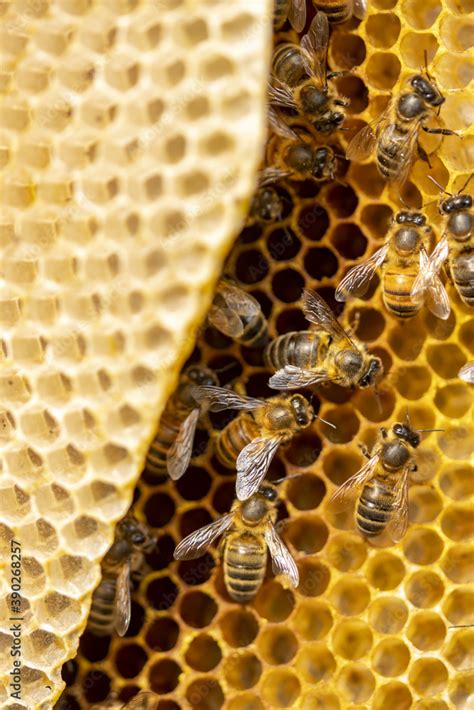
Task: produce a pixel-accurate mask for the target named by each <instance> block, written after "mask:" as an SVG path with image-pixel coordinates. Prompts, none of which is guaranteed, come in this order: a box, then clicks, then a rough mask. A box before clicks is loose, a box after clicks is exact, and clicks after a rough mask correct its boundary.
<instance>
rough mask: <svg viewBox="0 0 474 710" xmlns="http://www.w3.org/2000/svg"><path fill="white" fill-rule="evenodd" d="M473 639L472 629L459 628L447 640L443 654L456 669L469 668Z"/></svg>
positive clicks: (465, 669) (463, 669) (466, 669)
mask: <svg viewBox="0 0 474 710" xmlns="http://www.w3.org/2000/svg"><path fill="white" fill-rule="evenodd" d="M473 640H474V639H473V632H472V629H459V630H458V631H455V632H454V633H453V636H452V638H451V639H450V640H449V642H448V644H447V648H446V650H445V652H444V656H445V658H446V660H447V661H448V663H450V664H451V666H453V668H456V670H458V671H468V670H470V668H471V660H472V649H473Z"/></svg>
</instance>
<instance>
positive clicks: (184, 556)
mask: <svg viewBox="0 0 474 710" xmlns="http://www.w3.org/2000/svg"><path fill="white" fill-rule="evenodd" d="M233 517H234V514H233V513H227V515H223V516H222V517H221V518H218V519H217V520H214V522H212V523H209V525H204V527H203V528H199V530H195V531H194V532H192V533H191V534H190V535H188V536H187V537H185V538H184V540H181V542H180V543H179V545H178V546H177V547H176V549H175V551H174V558H175V560H194V559H196V557H201V556H202V555H203V554H204V553H205V552H206V550H207V548H208V547H209V545H210V544H211V542H213V541H214V540H215V539H216V538H217V537H219V535H222V533H224V532H225V531H226V530H228V529H229V528H230V526H231V525H232V520H233Z"/></svg>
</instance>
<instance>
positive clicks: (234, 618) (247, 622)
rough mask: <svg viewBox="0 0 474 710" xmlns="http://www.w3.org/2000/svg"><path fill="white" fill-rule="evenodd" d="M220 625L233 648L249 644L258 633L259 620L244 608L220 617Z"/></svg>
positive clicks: (225, 638)
mask: <svg viewBox="0 0 474 710" xmlns="http://www.w3.org/2000/svg"><path fill="white" fill-rule="evenodd" d="M219 625H220V627H221V631H222V635H223V637H224V640H225V641H226V642H227V643H228V644H229V646H232V647H233V648H242V647H243V646H248V645H249V644H251V643H252V642H253V641H254V640H255V638H256V636H257V634H258V621H257V619H256V617H255V615H254V614H253V613H252V612H250V611H248V610H246V609H243V608H241V609H234V610H232V611H228V612H227V614H225V616H223V617H222V618H221V619H220V621H219Z"/></svg>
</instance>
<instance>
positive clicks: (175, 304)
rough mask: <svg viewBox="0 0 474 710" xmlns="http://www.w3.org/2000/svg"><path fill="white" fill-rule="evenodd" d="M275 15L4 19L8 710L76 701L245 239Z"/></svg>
mask: <svg viewBox="0 0 474 710" xmlns="http://www.w3.org/2000/svg"><path fill="white" fill-rule="evenodd" d="M265 13H267V14H268V8H267V4H266V2H261V3H259V4H258V5H257V6H256V7H251V6H249V4H248V3H247V2H245V0H237V1H236V2H232V3H231V4H228V3H226V2H224V1H221V2H215V1H214V0H206V1H203V2H200V3H196V2H194V1H193V0H163V1H162V0H150V1H148V2H147V1H140V0H113V1H109V0H53V1H45V0H12V1H11V2H0V14H1V27H0V35H1V45H0V47H1V55H2V70H1V85H2V99H1V104H0V160H1V164H2V168H3V170H2V177H1V183H0V194H1V204H2V215H1V231H0V235H1V236H0V248H1V252H0V324H1V336H0V398H1V405H0V421H1V426H0V447H1V448H0V467H1V483H0V541H1V543H0V548H1V551H2V560H1V565H2V592H3V593H2V602H1V613H0V623H1V627H0V639H1V655H0V706H1V707H8V708H20V707H21V708H36V707H41V708H51V707H52V706H53V704H54V702H55V700H56V699H57V698H58V696H59V694H60V692H61V691H62V689H63V687H64V682H63V681H62V679H61V668H62V665H63V664H64V662H65V661H67V660H68V659H69V658H71V657H73V656H74V655H75V654H76V651H77V645H78V641H79V636H80V634H81V632H82V630H83V628H84V625H85V623H86V620H87V615H88V611H89V605H90V600H91V594H92V591H93V589H94V587H95V586H96V585H97V583H98V581H99V578H100V576H99V575H100V561H101V559H102V557H103V555H104V554H105V552H106V551H107V548H108V547H109V546H110V544H111V542H112V539H113V530H114V525H115V522H116V521H117V520H118V519H120V518H121V517H122V516H123V515H124V513H125V512H126V511H127V509H128V508H129V507H130V504H131V502H132V496H133V490H134V487H135V483H136V480H137V478H138V476H139V474H140V472H141V470H142V468H143V460H144V456H145V453H146V450H147V448H148V445H149V442H150V440H151V438H152V436H153V434H154V430H155V428H156V424H157V419H158V417H159V415H160V413H161V410H162V408H163V406H164V404H165V402H166V399H167V397H168V396H169V394H170V392H171V391H172V390H173V389H174V387H175V385H176V381H177V377H178V373H179V369H180V368H181V366H182V364H183V362H184V360H185V359H186V358H187V357H188V356H189V354H190V352H191V351H192V348H193V347H194V342H195V331H196V328H197V327H198V325H199V323H200V321H201V320H202V318H203V316H204V313H205V311H206V309H207V307H208V305H209V302H210V299H211V296H212V292H213V289H214V286H215V282H216V280H217V278H218V277H219V275H220V272H221V269H222V263H223V260H224V258H225V256H226V254H227V252H228V250H229V247H230V245H231V242H232V241H233V240H234V238H235V235H236V234H237V233H238V231H239V229H240V228H241V226H242V223H243V221H244V218H245V212H246V209H247V205H248V202H249V200H250V197H251V194H252V192H253V189H254V185H255V180H256V172H257V168H258V163H259V161H260V158H261V154H262V146H263V137H264V134H265V122H266V121H265V119H266V107H265V81H266V75H267V66H268V54H269V47H270V37H271V28H270V26H269V24H268V23H267V22H265V21H263V16H264V14H265ZM244 155H245V158H246V159H245V160H243V159H242V158H243V156H244ZM12 541H19V542H20V543H21V556H22V563H21V568H20V567H19V562H18V560H16V559H13V554H14V553H13V549H15V550H16V549H17V546H16V543H14V542H12ZM17 554H18V553H17ZM10 557H12V560H10ZM13 563H14V565H15V566H16V568H17V569H18V568H20V569H21V585H20V586H21V591H17V589H14V588H13V586H15V587H18V584H17V583H16V582H15V585H13V584H11V579H12V575H13V572H12V570H13V569H15V567H14V566H13ZM18 595H20V599H21V604H20V603H19V596H18ZM14 611H15V612H16V613H13V612H14ZM20 613H21V617H20V619H21V623H20V624H18V626H20V627H21V628H20V629H17V628H14V627H12V624H13V620H11V618H10V617H12V616H13V617H18V615H19V614H20ZM15 621H17V619H15ZM20 635H21V636H20ZM17 642H18V643H17ZM20 643H21V660H19V659H18V657H17V656H11V654H10V650H16V649H17V648H18V647H19V646H20ZM14 660H15V661H17V663H18V665H16V664H14V663H13V661H14ZM12 671H13V676H12ZM15 673H17V674H21V682H19V683H17V684H18V685H21V688H20V689H18V688H16V687H13V685H12V686H10V682H11V681H12V680H13V678H14V676H15ZM15 682H16V681H15ZM11 693H15V695H11Z"/></svg>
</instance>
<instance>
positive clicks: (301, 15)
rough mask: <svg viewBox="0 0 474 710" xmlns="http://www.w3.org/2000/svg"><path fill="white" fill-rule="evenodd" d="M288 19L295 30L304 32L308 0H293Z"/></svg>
mask: <svg viewBox="0 0 474 710" xmlns="http://www.w3.org/2000/svg"><path fill="white" fill-rule="evenodd" d="M288 19H289V21H290V25H291V26H292V27H293V29H294V30H296V31H297V32H302V30H303V28H304V26H305V24H306V0H291V2H290V11H289V12H288Z"/></svg>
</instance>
